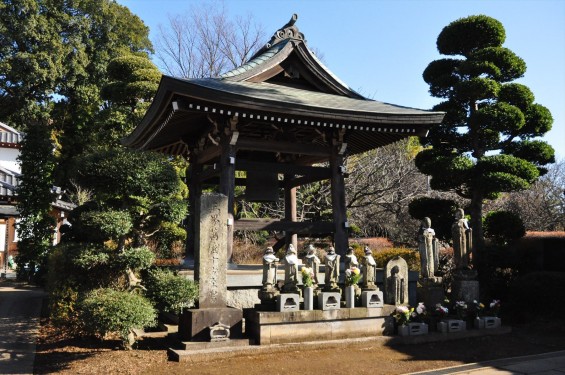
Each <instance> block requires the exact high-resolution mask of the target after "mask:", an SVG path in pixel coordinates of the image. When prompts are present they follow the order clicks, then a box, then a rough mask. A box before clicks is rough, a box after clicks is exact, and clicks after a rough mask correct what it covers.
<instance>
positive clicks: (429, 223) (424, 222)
mask: <svg viewBox="0 0 565 375" xmlns="http://www.w3.org/2000/svg"><path fill="white" fill-rule="evenodd" d="M431 227H432V220H431V219H430V218H429V217H425V218H424V219H423V220H422V228H424V229H427V228H431Z"/></svg>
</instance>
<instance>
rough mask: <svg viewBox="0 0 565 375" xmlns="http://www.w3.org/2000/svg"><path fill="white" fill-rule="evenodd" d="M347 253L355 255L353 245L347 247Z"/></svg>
mask: <svg viewBox="0 0 565 375" xmlns="http://www.w3.org/2000/svg"><path fill="white" fill-rule="evenodd" d="M347 255H353V248H352V247H351V246H350V247H349V248H348V249H347Z"/></svg>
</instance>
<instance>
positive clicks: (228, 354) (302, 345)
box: [168, 327, 565, 368]
mask: <svg viewBox="0 0 565 375" xmlns="http://www.w3.org/2000/svg"><path fill="white" fill-rule="evenodd" d="M511 331H512V329H511V328H510V327H501V328H497V329H494V330H482V331H479V330H471V331H465V332H457V333H453V334H450V335H446V334H441V333H434V332H432V333H429V334H427V335H421V336H406V337H400V336H373V337H364V338H355V339H341V340H328V339H325V340H323V341H307V342H297V343H288V344H284V348H285V351H288V352H291V351H300V352H303V351H309V350H329V349H333V348H335V349H337V350H339V349H340V348H343V345H344V344H346V343H359V342H365V343H367V344H370V345H372V346H379V345H381V346H385V345H386V346H391V345H412V344H415V345H420V344H423V343H432V342H443V341H451V340H461V339H464V338H468V337H483V336H492V335H502V334H508V333H510V332H511ZM387 334H390V333H387ZM280 352H281V346H280V345H238V346H233V347H224V348H221V347H220V348H208V349H202V350H176V349H175V350H173V349H169V351H168V354H169V359H171V360H174V361H178V362H185V363H209V362H210V361H213V360H217V359H224V360H225V359H227V358H233V357H240V356H254V355H259V354H280ZM559 353H561V352H559ZM563 353H565V352H563ZM549 355H551V353H550V354H549ZM547 356H548V354H542V355H536V356H528V357H526V358H528V359H529V361H531V360H532V359H530V357H532V358H534V357H535V358H538V357H543V358H546V357H547ZM558 358H565V357H558ZM520 361H521V358H512V359H503V360H497V361H493V362H492V363H497V367H501V366H503V365H504V366H507V365H512V364H514V363H515V362H520ZM498 364H499V365H498ZM557 365H558V364H557ZM470 366H473V365H470ZM460 367H461V368H463V366H460ZM460 367H457V368H460Z"/></svg>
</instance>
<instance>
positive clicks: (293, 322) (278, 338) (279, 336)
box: [245, 306, 394, 345]
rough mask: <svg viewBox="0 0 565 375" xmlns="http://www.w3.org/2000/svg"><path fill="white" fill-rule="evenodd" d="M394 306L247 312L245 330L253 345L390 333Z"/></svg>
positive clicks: (392, 326)
mask: <svg viewBox="0 0 565 375" xmlns="http://www.w3.org/2000/svg"><path fill="white" fill-rule="evenodd" d="M393 310H394V306H384V307H382V308H363V307H358V308H353V309H348V308H342V309H339V310H326V311H322V310H311V311H304V310H300V311H287V312H270V311H248V312H246V314H245V327H246V333H247V335H248V336H249V338H250V342H252V343H253V344H256V345H272V344H285V343H296V342H307V341H321V340H341V339H351V338H362V337H375V336H382V335H387V334H392V333H393V330H394V320H393V318H392V317H391V316H390V314H391V313H392V312H393Z"/></svg>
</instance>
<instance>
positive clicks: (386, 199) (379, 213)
mask: <svg viewBox="0 0 565 375" xmlns="http://www.w3.org/2000/svg"><path fill="white" fill-rule="evenodd" d="M409 142H410V140H408V139H407V140H402V141H399V142H396V143H394V144H391V145H388V146H385V147H382V148H378V149H375V150H372V151H369V152H367V153H364V154H361V155H359V156H356V157H350V158H349V160H348V166H347V167H348V170H349V171H350V174H349V178H348V179H347V182H346V193H347V206H348V211H349V216H350V220H351V222H352V223H353V224H355V225H356V226H358V227H359V228H360V229H361V234H362V235H365V236H376V235H380V236H386V237H388V238H391V239H393V240H394V241H396V242H404V243H409V242H412V241H413V240H414V233H415V231H416V230H417V228H418V222H417V221H416V220H414V219H412V218H411V217H410V215H409V214H408V203H410V202H411V201H412V200H413V199H414V198H417V197H419V196H421V195H424V194H426V193H427V181H426V176H425V175H423V174H422V173H420V172H419V171H418V170H417V169H416V167H415V165H414V153H413V152H412V151H413V147H412V146H411V145H410V143H409Z"/></svg>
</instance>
